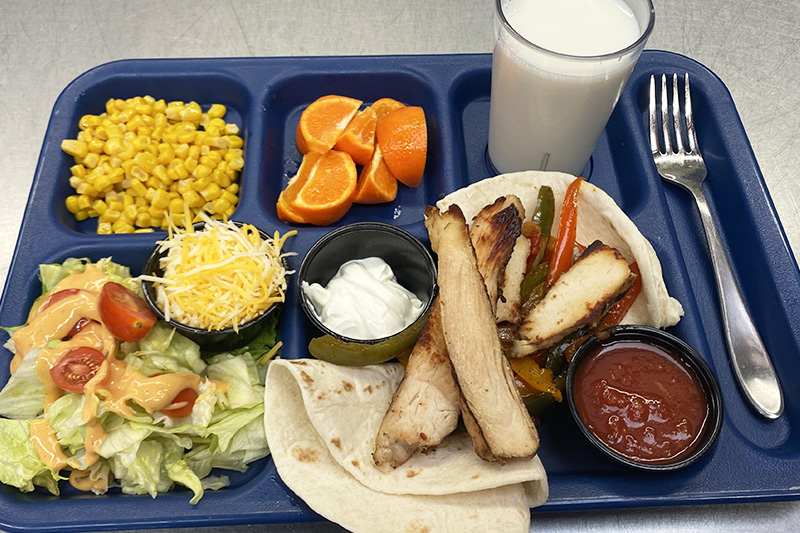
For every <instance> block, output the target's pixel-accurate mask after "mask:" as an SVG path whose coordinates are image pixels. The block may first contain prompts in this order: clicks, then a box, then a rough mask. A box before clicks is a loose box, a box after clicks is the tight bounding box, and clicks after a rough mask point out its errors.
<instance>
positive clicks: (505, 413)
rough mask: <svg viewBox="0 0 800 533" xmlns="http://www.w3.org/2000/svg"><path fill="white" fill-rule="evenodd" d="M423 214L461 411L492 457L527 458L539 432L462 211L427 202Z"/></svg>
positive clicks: (533, 447) (537, 440)
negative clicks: (434, 258)
mask: <svg viewBox="0 0 800 533" xmlns="http://www.w3.org/2000/svg"><path fill="white" fill-rule="evenodd" d="M425 215H426V221H425V224H426V226H427V228H428V234H429V235H430V238H431V245H432V248H433V250H434V252H436V253H437V255H438V260H439V300H440V302H441V320H442V329H443V331H444V339H445V344H446V346H447V350H448V353H449V355H450V361H451V363H452V365H453V369H454V371H455V375H456V380H457V383H458V386H459V389H460V391H461V394H462V396H463V398H464V402H463V406H465V408H466V410H468V413H469V414H468V415H467V416H472V417H473V418H474V419H475V421H476V422H477V425H478V426H479V428H480V430H481V433H482V436H483V439H484V440H485V443H486V445H487V446H488V448H489V450H490V451H491V454H492V455H493V456H494V457H496V458H497V459H498V460H501V459H504V458H515V457H533V455H534V454H535V453H536V451H537V449H538V447H539V437H538V434H537V432H536V428H535V427H534V425H533V422H532V420H531V418H530V416H529V415H528V412H527V410H526V409H525V406H524V404H523V403H522V399H521V397H520V395H519V392H518V391H517V388H516V385H515V383H514V377H513V374H512V371H511V367H510V365H509V363H508V360H507V359H506V357H505V355H504V354H503V350H502V347H501V345H500V339H499V337H498V335H497V326H496V324H495V316H494V313H493V311H492V306H491V302H490V301H489V297H488V295H487V292H486V285H485V284H484V281H483V278H482V277H481V274H480V273H479V272H478V262H477V259H476V256H475V252H474V250H473V247H472V244H471V241H470V236H469V229H468V228H467V224H466V221H465V219H464V215H463V213H462V212H461V209H460V208H459V207H458V206H457V205H454V206H451V207H450V208H449V209H448V210H447V211H446V212H445V213H440V212H439V210H438V209H436V208H435V207H433V208H431V207H429V208H428V209H426V210H425ZM462 411H463V410H462ZM462 414H463V413H462ZM465 418H466V417H465ZM476 451H477V450H476Z"/></svg>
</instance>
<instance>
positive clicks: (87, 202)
mask: <svg viewBox="0 0 800 533" xmlns="http://www.w3.org/2000/svg"><path fill="white" fill-rule="evenodd" d="M91 206H92V199H91V198H90V197H88V196H87V195H85V194H81V193H78V210H79V211H83V210H85V209H89V208H90V207H91Z"/></svg>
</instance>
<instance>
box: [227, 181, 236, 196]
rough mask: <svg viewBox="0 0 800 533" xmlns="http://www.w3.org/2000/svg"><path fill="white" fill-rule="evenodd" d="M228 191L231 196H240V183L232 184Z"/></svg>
mask: <svg viewBox="0 0 800 533" xmlns="http://www.w3.org/2000/svg"><path fill="white" fill-rule="evenodd" d="M226 190H227V191H228V192H229V193H231V194H239V184H238V183H231V184H230V186H229V187H228V188H227V189H226Z"/></svg>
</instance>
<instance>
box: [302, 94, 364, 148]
mask: <svg viewBox="0 0 800 533" xmlns="http://www.w3.org/2000/svg"><path fill="white" fill-rule="evenodd" d="M359 107H361V100H356V99H355V98H348V97H347V96H338V95H334V94H331V95H328V96H323V97H322V98H319V99H317V100H315V101H314V102H313V103H312V104H311V105H310V106H308V107H307V108H306V109H305V111H303V114H302V115H300V122H299V123H298V124H297V134H296V140H297V148H298V149H299V150H300V151H301V152H302V153H304V154H305V153H308V152H309V151H317V152H326V151H328V150H330V149H331V148H333V145H334V144H336V141H337V140H338V139H339V136H340V135H341V134H342V132H343V131H344V130H345V128H346V127H347V125H348V124H349V123H350V121H351V120H352V119H353V117H354V116H355V115H356V113H357V112H358V108H359Z"/></svg>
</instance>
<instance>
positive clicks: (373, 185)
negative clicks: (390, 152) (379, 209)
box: [355, 145, 397, 204]
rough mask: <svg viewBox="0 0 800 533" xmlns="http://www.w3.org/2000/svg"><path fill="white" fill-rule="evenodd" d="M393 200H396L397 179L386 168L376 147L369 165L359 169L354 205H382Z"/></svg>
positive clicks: (379, 150) (378, 148)
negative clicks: (359, 174)
mask: <svg viewBox="0 0 800 533" xmlns="http://www.w3.org/2000/svg"><path fill="white" fill-rule="evenodd" d="M395 198H397V178H395V177H394V174H392V171H391V170H389V167H388V166H386V162H385V161H384V160H383V155H382V154H381V149H380V146H377V145H376V146H375V152H374V153H373V154H372V159H371V160H370V161H369V164H368V165H366V166H365V167H364V168H363V169H361V176H359V178H358V186H357V187H356V197H355V203H357V204H382V203H384V202H391V201H392V200H394V199H395Z"/></svg>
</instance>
